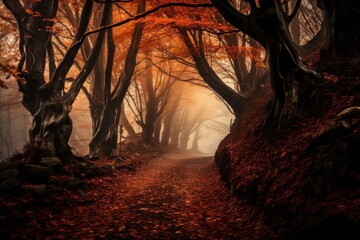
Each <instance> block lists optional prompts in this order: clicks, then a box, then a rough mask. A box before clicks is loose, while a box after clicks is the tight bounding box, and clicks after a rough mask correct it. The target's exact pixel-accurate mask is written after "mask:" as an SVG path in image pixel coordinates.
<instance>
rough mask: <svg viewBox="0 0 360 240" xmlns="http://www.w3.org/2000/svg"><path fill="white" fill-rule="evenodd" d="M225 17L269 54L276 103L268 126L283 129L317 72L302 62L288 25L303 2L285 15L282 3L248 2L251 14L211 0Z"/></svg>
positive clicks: (275, 1) (268, 0)
mask: <svg viewBox="0 0 360 240" xmlns="http://www.w3.org/2000/svg"><path fill="white" fill-rule="evenodd" d="M211 2H212V3H213V4H214V6H215V7H216V8H217V9H218V10H219V12H220V13H221V14H222V15H223V17H224V18H225V19H226V20H227V21H228V22H229V23H231V24H232V25H233V26H235V27H236V28H238V29H239V30H240V31H242V32H244V33H245V34H247V35H249V36H250V37H252V38H253V39H254V40H256V41H257V42H259V43H260V44H261V45H262V46H263V47H264V48H265V49H266V51H267V54H268V64H269V69H270V76H271V86H272V89H273V92H274V101H273V104H272V108H271V111H270V112H269V114H268V116H267V123H269V122H272V121H275V122H276V123H277V125H278V127H280V126H281V125H282V124H283V123H284V122H285V121H286V120H288V119H289V118H290V117H291V115H292V114H293V113H294V111H295V110H296V109H297V107H298V103H299V97H300V95H301V94H300V92H299V89H301V88H303V87H301V86H299V85H302V86H304V85H306V84H308V83H309V79H310V78H314V77H315V76H316V73H315V72H314V71H313V70H311V69H309V68H308V67H307V66H306V65H305V64H304V62H303V61H302V60H301V58H300V56H299V53H298V51H297V49H296V46H295V44H294V42H293V41H292V39H291V35H290V31H289V24H290V22H291V20H292V19H293V18H294V17H295V16H296V13H297V11H298V9H299V7H300V4H301V0H298V1H297V2H296V5H295V7H294V10H293V11H292V13H291V14H289V15H288V14H286V13H285V11H284V9H283V8H282V6H281V3H280V1H279V0H259V1H255V0H249V1H247V2H248V3H249V7H250V13H249V14H248V15H245V14H243V13H241V12H239V11H238V10H237V9H236V8H235V7H234V6H233V5H232V4H231V3H230V2H229V1H222V0H211Z"/></svg>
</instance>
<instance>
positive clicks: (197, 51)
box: [0, 0, 359, 157]
mask: <svg viewBox="0 0 360 240" xmlns="http://www.w3.org/2000/svg"><path fill="white" fill-rule="evenodd" d="M126 2H129V3H116V5H115V4H114V2H113V1H110V2H106V1H105V2H102V1H101V2H100V1H95V2H94V1H92V0H85V1H84V2H83V3H78V2H75V1H58V0H49V1H19V0H3V1H2V3H3V5H2V6H1V9H5V8H6V9H8V10H9V12H10V13H11V15H12V18H11V19H10V15H9V12H7V13H1V14H0V18H1V19H2V20H1V21H0V24H1V26H2V27H3V28H4V29H5V30H6V31H4V32H2V33H1V34H0V40H1V39H4V38H6V36H7V35H8V34H9V33H10V32H11V29H12V30H13V29H15V28H17V30H18V36H15V34H12V36H11V39H14V40H13V44H14V43H18V53H19V55H20V58H19V59H18V62H17V63H18V64H17V69H16V70H12V71H13V73H14V72H15V73H16V78H17V83H18V87H19V90H20V91H21V92H22V93H23V100H22V102H23V105H24V106H25V108H26V109H27V110H28V111H29V112H30V113H31V115H32V117H33V125H32V128H31V129H30V131H29V136H30V143H31V144H32V145H33V146H35V147H40V148H43V149H45V150H47V151H48V152H49V153H50V154H56V155H59V156H66V155H67V154H70V147H69V146H68V139H69V137H70V134H71V130H72V121H71V119H70V116H69V112H70V111H71V108H72V104H73V103H74V101H75V99H76V98H77V96H78V94H79V93H80V92H81V91H82V92H83V93H84V94H85V95H86V97H87V98H88V100H89V105H90V113H91V117H92V139H91V141H90V144H89V145H90V156H92V157H96V156H109V155H111V154H112V153H114V151H115V149H116V147H117V139H118V132H119V129H118V126H119V123H120V122H122V124H123V125H124V127H125V128H126V130H127V132H128V134H129V135H135V130H134V126H131V124H130V122H131V121H129V120H128V118H129V116H126V114H125V113H126V111H124V108H126V109H127V110H128V111H127V112H129V110H132V112H133V113H134V116H135V118H136V123H137V124H138V125H139V126H140V128H141V129H142V130H141V131H142V133H141V134H142V138H143V141H144V142H145V143H147V144H157V143H161V144H163V145H169V144H170V145H171V144H173V145H174V146H179V147H181V148H185V146H186V147H188V140H189V138H190V136H194V137H195V139H198V138H199V137H200V135H201V134H200V130H199V129H200V123H201V122H202V121H200V120H199V119H200V117H202V116H199V117H198V118H194V119H196V121H192V119H193V116H190V115H189V114H188V113H189V112H190V111H189V110H185V109H186V108H184V103H185V102H186V101H185V100H184V99H183V97H178V96H175V95H176V94H180V93H182V94H184V92H183V90H181V87H179V88H178V86H180V85H179V84H178V82H191V83H193V84H195V85H198V86H202V87H204V86H207V87H208V88H210V89H212V91H213V92H214V93H216V95H217V96H218V97H219V98H220V99H221V100H222V101H224V103H225V104H226V105H227V106H228V108H229V109H230V110H231V111H232V112H233V114H234V116H235V118H238V117H239V116H240V114H241V112H242V110H243V109H244V106H245V105H246V104H247V98H248V97H249V96H251V94H252V92H253V91H254V90H255V89H256V88H258V87H259V86H261V85H262V84H264V83H265V80H266V77H267V76H268V75H269V76H270V82H271V86H272V89H273V92H274V100H273V103H272V105H271V110H270V111H269V112H268V116H267V119H266V123H268V124H273V123H275V124H276V125H277V127H280V126H281V125H282V124H283V123H284V122H286V121H287V120H288V119H289V118H290V117H291V116H292V114H293V113H294V111H295V110H296V109H297V106H298V103H299V101H300V100H301V98H303V97H306V95H305V94H303V89H304V88H305V87H306V86H307V85H309V84H310V80H309V79H313V78H316V73H315V72H314V71H313V70H311V69H309V68H308V67H307V66H306V65H305V64H304V62H303V61H302V59H301V58H300V51H305V50H306V49H308V48H309V46H310V45H313V44H314V43H316V42H317V41H318V40H319V39H322V38H323V37H324V35H326V34H327V35H326V36H327V40H328V45H326V48H325V50H324V53H326V54H328V55H329V54H330V55H331V54H335V55H338V54H343V53H345V54H346V49H348V46H352V47H351V49H353V50H351V54H358V40H359V27H358V26H357V24H353V23H354V22H357V19H358V17H357V11H358V10H359V3H358V1H354V0H353V1H351V0H346V1H332V0H329V1H323V0H317V1H314V0H304V1H301V0H291V1H280V0H259V1H255V0H235V1H227V0H224V1H223V0H211V1H206V0H197V1H191V2H189V3H187V2H184V3H174V2H172V1H167V0H161V1H155V2H149V1H148V8H150V9H151V10H148V11H147V12H146V11H145V0H134V1H126ZM210 2H211V3H212V4H213V6H214V7H215V8H216V9H217V10H218V11H216V10H215V9H214V8H213V9H211V10H210V9H209V10H208V11H203V8H200V7H210V4H209V3H210ZM118 4H128V5H127V6H129V8H130V10H129V9H128V10H125V8H122V7H121V6H120V5H119V6H118ZM115 6H116V7H117V9H116V10H115ZM179 6H188V7H189V6H191V7H193V11H184V8H181V7H179ZM316 6H319V8H320V9H321V10H322V11H323V15H324V16H323V17H322V16H321V14H320V10H319V9H318V8H316ZM135 12H136V14H134V13H135ZM150 13H155V14H154V15H153V16H152V17H151V18H147V19H145V20H140V21H139V19H140V18H143V17H146V16H147V15H148V14H150ZM124 18H125V20H121V21H120V20H119V19H124ZM322 18H323V19H324V22H322ZM4 19H9V21H6V22H5V21H4ZM131 21H136V22H134V24H133V25H131V27H128V28H127V29H125V30H122V32H118V31H115V30H114V29H113V28H114V27H116V26H120V25H122V24H125V23H128V22H131ZM320 28H321V29H320ZM319 29H320V31H319ZM122 34H123V35H122ZM125 35H126V36H127V37H125ZM130 35H131V37H129V36H130ZM311 38H313V40H311ZM9 39H10V38H9ZM309 40H310V41H309ZM308 41H309V43H308V44H306V43H307V42H308ZM120 43H121V44H120ZM299 45H301V46H299ZM8 46H10V43H9V45H8ZM184 49H186V51H184ZM1 51H4V50H3V47H2V50H1ZM12 58H13V59H12V60H13V61H14V60H16V58H15V57H12ZM5 65H6V64H4V63H1V65H0V67H1V68H2V69H3V71H6V72H10V71H9V70H8V69H7V67H8V66H5ZM267 68H268V69H269V70H268V69H267ZM189 69H193V70H192V72H191V74H189V75H186V74H184V73H187V72H189ZM195 70H196V71H197V73H195ZM267 74H268V75H267ZM185 75H186V76H185ZM201 79H202V80H201ZM86 81H88V82H89V85H90V87H89V88H88V87H85V86H84V83H85V82H86ZM204 82H205V83H206V84H204ZM131 83H132V84H131ZM0 84H1V86H3V82H0ZM174 86H176V91H175V90H174ZM129 87H131V90H130V91H128V88H129ZM127 93H128V95H127V102H128V105H127V106H123V109H122V110H121V107H120V106H121V105H123V100H124V98H125V96H126V94H127ZM192 114H193V113H192ZM204 121H205V120H204ZM193 148H194V149H196V148H197V144H196V141H194V144H193Z"/></svg>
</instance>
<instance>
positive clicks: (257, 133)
mask: <svg viewBox="0 0 360 240" xmlns="http://www.w3.org/2000/svg"><path fill="white" fill-rule="evenodd" d="M310 57H312V56H310ZM313 66H314V67H315V68H316V70H317V71H318V72H319V73H320V74H321V75H322V76H323V79H324V82H323V83H318V84H317V86H316V88H317V89H321V91H318V92H322V93H323V94H321V95H318V96H317V98H313V100H312V102H310V101H309V102H305V103H303V104H302V107H301V109H299V111H298V112H297V114H296V115H295V116H294V117H293V118H292V119H291V120H290V121H289V122H288V123H287V124H286V125H285V126H283V127H281V129H279V130H277V131H273V132H272V133H268V134H266V133H262V134H261V129H262V125H263V120H264V118H265V114H266V105H267V103H268V102H269V101H270V100H271V96H272V93H271V89H270V87H269V86H265V87H264V88H263V91H262V92H261V93H258V94H257V95H256V96H254V97H253V98H252V99H251V103H250V104H248V108H247V109H246V111H245V113H244V114H243V115H242V117H241V120H240V123H239V124H238V126H237V129H236V130H235V131H234V132H233V133H231V134H229V135H228V136H227V137H226V138H225V139H224V140H223V141H222V142H221V144H220V146H219V149H218V151H217V153H216V163H217V165H218V167H219V168H220V172H221V174H222V178H223V180H225V181H226V182H227V184H228V186H229V188H230V192H231V193H232V194H235V195H236V196H237V197H238V198H239V199H240V200H242V201H246V202H248V203H249V204H251V205H254V206H255V207H256V208H257V209H259V212H258V214H259V216H258V217H260V218H261V219H262V221H263V222H264V223H265V224H267V225H269V226H270V227H271V228H274V232H275V233H274V234H273V235H272V236H271V238H273V239H359V237H360V235H359V231H358V226H359V220H360V219H359V218H360V188H359V186H360V164H359V160H360V152H359V149H360V134H359V130H360V122H359V120H360V109H359V108H351V107H356V106H360V96H359V92H360V85H359V76H358V72H359V71H360V62H359V59H347V60H342V59H331V60H327V61H323V62H318V63H313ZM348 108H351V109H348ZM346 109H347V112H343V113H342V114H341V116H338V117H337V115H338V114H340V113H341V112H342V111H344V110H346Z"/></svg>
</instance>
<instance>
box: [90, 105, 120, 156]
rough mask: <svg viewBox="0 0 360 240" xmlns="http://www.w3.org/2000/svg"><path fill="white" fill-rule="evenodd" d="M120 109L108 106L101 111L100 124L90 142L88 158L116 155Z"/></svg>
mask: <svg viewBox="0 0 360 240" xmlns="http://www.w3.org/2000/svg"><path fill="white" fill-rule="evenodd" d="M119 120H120V109H119V107H118V106H116V105H113V104H108V105H106V106H105V109H103V112H102V115H101V122H100V125H99V126H98V129H97V130H96V132H95V133H94V134H93V137H92V139H91V141H90V144H89V147H90V157H91V158H94V157H104V156H112V155H116V154H117V153H116V148H117V139H118V125H119Z"/></svg>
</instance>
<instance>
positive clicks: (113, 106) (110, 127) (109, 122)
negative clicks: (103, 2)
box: [89, 0, 145, 158]
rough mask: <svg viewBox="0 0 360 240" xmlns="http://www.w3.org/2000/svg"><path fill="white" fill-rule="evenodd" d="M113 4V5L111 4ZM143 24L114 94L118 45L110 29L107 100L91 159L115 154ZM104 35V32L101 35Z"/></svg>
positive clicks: (136, 31)
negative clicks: (113, 84)
mask: <svg viewBox="0 0 360 240" xmlns="http://www.w3.org/2000/svg"><path fill="white" fill-rule="evenodd" d="M110 4H111V3H110ZM144 10H145V1H144V0H142V1H140V2H139V4H138V10H137V12H138V13H141V12H143V11H144ZM143 28H144V24H143V23H137V24H136V25H135V28H134V31H133V35H132V39H131V43H130V47H129V50H128V53H127V56H126V59H125V64H124V70H123V71H122V72H121V74H120V76H119V79H118V82H117V84H116V86H115V87H114V90H113V91H111V76H112V63H113V58H114V52H115V46H114V42H113V36H112V29H108V30H107V34H108V35H107V36H108V47H109V48H108V59H107V66H106V71H105V87H104V91H103V94H104V101H105V105H104V106H103V110H102V113H101V115H100V117H99V119H100V124H99V126H98V128H97V129H96V131H95V132H94V133H93V137H92V139H91V141H90V144H89V147H90V157H92V158H94V157H104V156H111V155H115V154H117V153H116V147H117V139H118V126H119V122H120V114H121V104H122V102H123V99H124V97H125V94H126V92H127V90H128V88H129V85H130V82H131V78H132V76H133V73H134V69H135V65H136V57H137V53H138V50H139V45H140V40H141V36H142V31H143ZM99 34H100V33H99Z"/></svg>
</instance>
